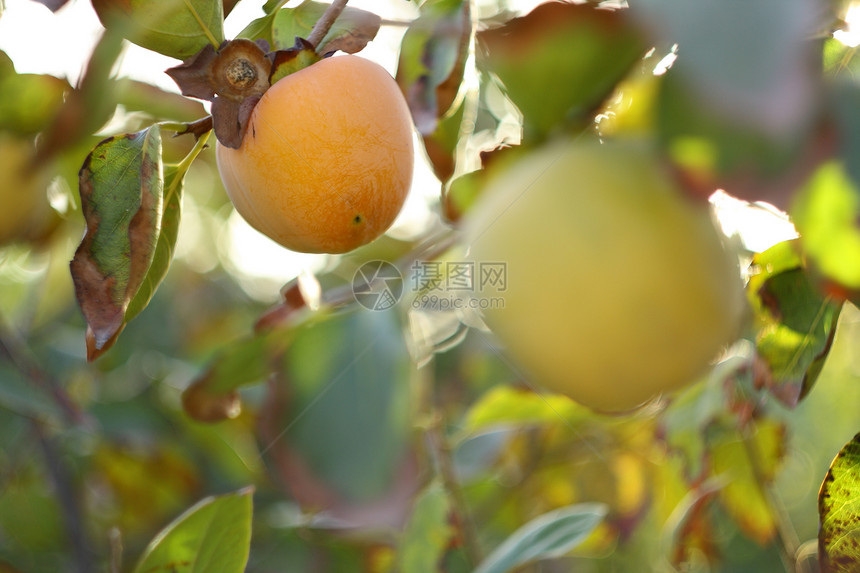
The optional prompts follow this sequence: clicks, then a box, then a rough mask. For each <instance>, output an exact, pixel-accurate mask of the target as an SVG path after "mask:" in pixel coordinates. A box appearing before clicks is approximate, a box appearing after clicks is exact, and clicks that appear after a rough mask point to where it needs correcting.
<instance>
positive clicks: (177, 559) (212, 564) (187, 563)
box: [134, 488, 253, 573]
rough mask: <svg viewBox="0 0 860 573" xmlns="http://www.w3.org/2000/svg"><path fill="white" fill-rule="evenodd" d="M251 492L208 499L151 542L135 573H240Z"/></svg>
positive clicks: (247, 540) (248, 530) (246, 543)
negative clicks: (156, 572)
mask: <svg viewBox="0 0 860 573" xmlns="http://www.w3.org/2000/svg"><path fill="white" fill-rule="evenodd" d="M252 494H253V488H245V489H242V490H239V491H237V492H235V493H231V494H226V495H221V496H217V497H208V498H206V499H204V500H202V501H200V502H199V503H197V504H196V505H195V506H194V507H192V508H191V509H189V510H188V511H186V512H185V513H183V514H182V515H180V516H179V517H177V518H176V519H175V520H174V521H173V522H172V523H171V524H170V525H168V526H167V527H166V528H165V529H163V530H162V531H161V533H159V534H158V535H157V536H156V537H155V539H153V540H152V542H150V544H149V546H148V547H147V548H146V551H145V552H144V554H143V556H142V557H141V558H140V561H138V563H137V566H136V567H135V568H134V573H151V572H154V571H171V572H172V573H241V572H242V571H244V570H245V565H246V564H247V562H248V554H249V551H250V545H251V513H252V509H253V506H252Z"/></svg>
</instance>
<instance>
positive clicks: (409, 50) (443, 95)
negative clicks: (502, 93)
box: [396, 0, 472, 175]
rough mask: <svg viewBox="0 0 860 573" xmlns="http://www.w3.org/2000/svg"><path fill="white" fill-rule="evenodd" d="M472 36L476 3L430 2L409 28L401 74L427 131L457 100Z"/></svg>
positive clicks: (419, 124) (409, 99)
mask: <svg viewBox="0 0 860 573" xmlns="http://www.w3.org/2000/svg"><path fill="white" fill-rule="evenodd" d="M471 39H472V21H471V16H470V3H469V2H463V1H451V0H434V1H431V2H426V3H425V4H424V5H422V6H421V15H420V16H419V17H418V19H416V20H415V21H414V22H412V24H410V26H409V28H408V29H407V30H406V34H405V35H404V36H403V41H402V43H401V46H400V59H399V61H398V64H397V74H396V79H397V83H398V85H399V86H400V89H401V91H403V94H404V95H405V96H406V102H407V103H408V104H409V109H410V111H411V112H412V119H413V120H414V122H415V125H416V127H417V128H418V131H419V133H421V134H422V135H425V136H426V135H430V134H432V133H433V132H434V131H436V126H437V122H438V120H439V118H441V117H443V116H444V115H445V114H446V112H447V111H448V110H449V109H450V108H451V105H452V104H453V103H454V101H455V100H456V97H457V94H458V93H459V91H460V84H461V83H462V82H463V71H464V69H465V66H466V59H467V58H468V55H469V45H470V43H471ZM457 127H458V128H459V124H458V125H457ZM449 175H450V174H449Z"/></svg>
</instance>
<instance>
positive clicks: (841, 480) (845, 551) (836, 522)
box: [818, 434, 860, 573]
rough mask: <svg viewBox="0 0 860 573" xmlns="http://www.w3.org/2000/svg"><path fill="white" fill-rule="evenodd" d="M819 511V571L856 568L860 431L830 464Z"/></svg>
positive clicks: (859, 553)
mask: <svg viewBox="0 0 860 573" xmlns="http://www.w3.org/2000/svg"><path fill="white" fill-rule="evenodd" d="M818 515H819V518H820V519H821V527H820V529H819V531H818V555H819V559H820V561H821V571H822V572H823V573H852V572H854V571H856V570H857V564H858V563H860V434H857V435H856V436H854V439H852V440H851V441H850V442H848V443H847V444H845V447H844V448H842V451H840V452H839V455H837V456H836V458H835V459H834V460H833V463H832V464H830V470H829V471H828V472H827V476H825V478H824V483H823V484H822V485H821V491H820V492H819V494H818Z"/></svg>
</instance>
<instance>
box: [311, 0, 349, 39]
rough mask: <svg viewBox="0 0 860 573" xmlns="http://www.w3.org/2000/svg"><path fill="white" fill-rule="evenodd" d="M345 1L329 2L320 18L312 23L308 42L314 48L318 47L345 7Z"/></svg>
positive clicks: (335, 0)
mask: <svg viewBox="0 0 860 573" xmlns="http://www.w3.org/2000/svg"><path fill="white" fill-rule="evenodd" d="M347 2H348V0H334V1H333V2H332V3H331V4H329V6H328V8H326V11H325V12H324V13H323V15H322V16H320V19H319V20H317V23H316V24H314V29H313V30H311V34H310V36H308V42H310V44H311V45H312V46H313V47H314V49H317V47H319V44H320V42H322V40H323V38H325V35H326V34H328V31H329V30H330V29H331V26H332V24H334V21H335V20H337V17H338V16H340V13H341V12H343V9H344V8H346V3H347Z"/></svg>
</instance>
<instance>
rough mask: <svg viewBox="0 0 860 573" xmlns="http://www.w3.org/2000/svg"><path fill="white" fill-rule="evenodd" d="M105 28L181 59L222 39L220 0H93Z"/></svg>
mask: <svg viewBox="0 0 860 573" xmlns="http://www.w3.org/2000/svg"><path fill="white" fill-rule="evenodd" d="M93 6H94V7H95V9H96V13H98V15H99V19H100V20H101V21H102V24H104V26H105V28H109V29H110V28H116V29H118V30H119V31H120V32H121V33H122V34H123V35H124V36H125V37H126V38H127V39H128V40H129V41H130V42H132V43H134V44H137V45H138V46H141V47H143V48H146V49H148V50H152V51H154V52H158V53H159V54H164V55H165V56H170V57H172V58H177V59H180V60H184V59H185V58H188V57H190V56H193V55H194V54H196V53H197V52H199V51H200V50H201V49H203V48H204V47H205V46H206V45H207V44H212V46H214V47H215V48H217V47H218V46H219V45H220V44H221V42H223V41H224V12H223V3H222V1H221V0H124V1H118V0H93Z"/></svg>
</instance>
